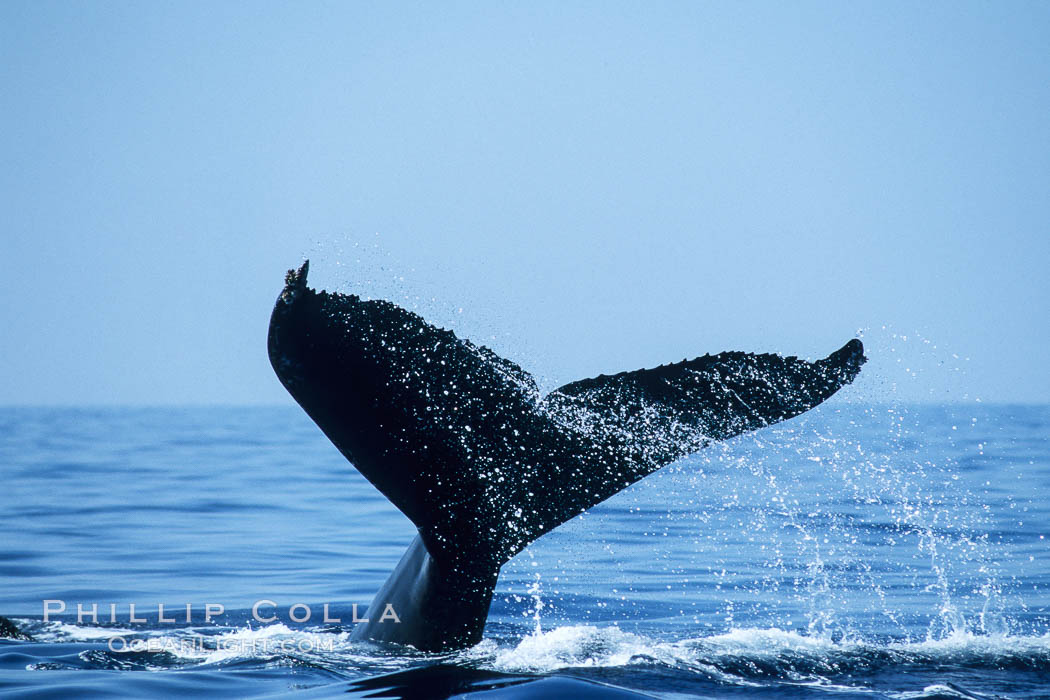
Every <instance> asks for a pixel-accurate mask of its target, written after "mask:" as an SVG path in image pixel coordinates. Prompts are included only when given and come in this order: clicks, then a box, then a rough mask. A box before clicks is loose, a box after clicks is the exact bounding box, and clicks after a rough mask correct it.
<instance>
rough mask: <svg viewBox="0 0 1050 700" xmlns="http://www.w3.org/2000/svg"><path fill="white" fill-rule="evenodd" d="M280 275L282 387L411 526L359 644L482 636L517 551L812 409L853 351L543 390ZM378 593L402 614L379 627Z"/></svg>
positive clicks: (408, 323)
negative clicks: (677, 466) (699, 455)
mask: <svg viewBox="0 0 1050 700" xmlns="http://www.w3.org/2000/svg"><path fill="white" fill-rule="evenodd" d="M308 269H309V262H306V263H304V264H303V266H302V267H301V268H299V269H298V270H290V271H289V272H288V275H287V277H286V280H285V287H284V290H283V291H282V292H281V294H280V296H279V297H278V299H277V303H276V305H275V306H274V310H273V314H272V316H271V318H270V329H269V337H268V350H269V356H270V362H271V364H272V365H273V368H274V371H275V372H276V373H277V376H278V377H279V378H280V380H281V383H282V384H283V385H284V386H285V388H286V389H287V390H288V391H289V393H291V395H292V396H293V397H294V398H295V400H296V401H297V402H298V403H299V405H301V406H302V407H303V409H304V410H305V411H306V413H307V414H309V416H310V417H311V418H312V419H313V420H314V422H316V423H317V425H318V426H319V427H320V428H321V430H322V431H323V432H324V433H325V435H327V436H328V438H329V439H330V440H331V441H332V442H333V443H334V444H335V446H336V447H337V448H338V449H339V451H340V452H342V453H343V455H345V456H346V458H347V459H348V460H350V462H352V463H353V464H354V466H355V467H356V468H357V469H358V470H359V471H360V472H361V473H362V474H363V475H364V476H365V477H366V478H367V479H368V480H369V481H370V482H371V483H372V484H373V485H375V487H376V488H378V489H379V490H380V491H381V492H382V493H383V494H384V495H385V496H386V497H387V498H388V499H390V501H391V502H392V503H393V504H394V505H395V506H397V507H398V508H399V509H400V510H401V512H403V513H404V514H405V515H406V516H408V518H409V519H410V520H411V521H412V522H413V523H414V524H415V526H416V527H417V528H418V535H417V536H416V538H415V539H414V540H413V541H412V543H411V545H410V546H409V548H408V551H407V552H406V553H405V555H404V557H402V559H401V562H400V563H399V564H398V565H397V568H396V569H395V570H394V572H393V573H392V574H391V575H390V577H389V578H388V579H387V581H386V583H385V584H384V585H383V587H382V588H381V589H380V591H379V592H378V593H377V595H376V597H375V599H374V601H373V605H372V606H371V608H370V614H369V622H368V623H361V624H359V625H358V626H357V627H356V628H355V631H354V635H355V637H357V638H367V639H375V640H382V641H393V642H399V643H405V644H411V645H412V646H415V647H417V648H419V649H422V650H425V651H439V650H450V649H457V648H463V647H467V646H471V645H473V644H476V643H477V642H478V641H480V639H481V635H482V631H483V629H484V625H485V619H486V617H487V615H488V609H489V604H490V603H491V600H492V593H493V590H494V589H495V585H496V579H497V577H498V576H499V570H500V567H501V566H502V565H503V564H504V563H505V562H507V561H508V560H509V559H510V558H511V557H513V556H514V555H515V554H517V553H518V552H520V551H521V550H522V549H524V547H525V546H526V545H528V544H529V543H530V542H532V541H533V540H535V539H536V538H538V537H540V536H541V535H543V534H544V533H546V532H549V531H550V530H551V529H553V528H555V527H557V526H558V525H560V524H561V523H563V522H565V521H567V520H569V519H571V518H572V517H574V516H576V515H578V514H579V513H581V512H583V511H584V510H586V509H587V508H590V507H591V506H593V505H595V504H597V503H600V502H601V501H604V500H605V499H607V498H609V497H610V496H612V495H613V494H615V493H617V492H619V491H620V490H622V489H624V488H626V487H627V486H629V485H630V484H632V483H634V482H635V481H638V480H639V479H641V478H642V477H644V476H646V475H647V474H650V473H652V472H654V471H656V470H657V469H659V468H660V467H662V466H665V465H667V464H670V463H671V462H674V461H675V460H677V459H679V458H681V457H683V456H685V455H687V454H690V453H692V452H695V451H697V450H699V449H701V448H702V447H704V446H705V445H707V444H708V443H709V442H710V441H712V440H724V439H726V438H730V437H732V436H734V435H739V434H741V433H744V432H748V431H751V430H756V429H758V428H762V427H764V426H767V425H771V424H773V423H776V422H779V421H782V420H786V419H788V418H791V417H793V416H797V415H798V414H800V413H802V412H804V411H807V410H809V409H810V408H813V407H814V406H816V405H818V404H820V403H821V402H823V401H824V400H825V399H827V398H828V397H830V396H831V395H832V394H834V393H835V392H836V391H838V390H839V389H840V388H841V387H842V386H844V385H846V384H848V383H849V382H851V381H852V380H853V378H854V377H855V376H856V375H857V373H858V372H859V371H860V367H861V365H862V364H863V363H864V362H865V357H864V353H863V347H862V345H861V343H860V341H859V340H851V341H849V342H848V343H847V344H846V345H845V346H843V347H842V348H841V349H839V350H837V351H835V352H834V353H832V354H831V355H829V356H828V357H826V358H824V359H822V360H818V361H816V362H807V361H805V360H800V359H798V358H795V357H781V356H779V355H774V354H748V353H743V352H723V353H720V354H717V355H705V356H703V357H699V358H696V359H693V360H683V361H682V362H678V363H674V364H668V365H662V366H660V367H655V368H653V369H643V370H636V371H633V372H621V373H619V374H613V375H602V376H598V377H594V378H591V379H582V380H579V381H575V382H572V383H570V384H566V385H565V386H563V387H560V388H558V389H555V390H554V391H552V392H551V393H550V394H548V395H547V396H540V393H539V391H538V389H537V387H536V383H535V382H534V380H533V379H532V377H531V376H530V375H529V374H528V373H527V372H525V371H524V370H523V369H522V368H520V367H519V366H517V365H516V364H514V363H513V362H511V361H509V360H506V359H503V358H501V357H499V356H498V355H496V354H495V353H494V352H493V351H491V350H489V349H488V348H485V347H483V346H480V345H475V344H474V343H471V342H470V341H469V340H466V339H460V338H457V337H456V335H455V334H454V333H452V332H451V331H447V330H443V329H440V328H437V327H435V326H432V325H430V324H429V323H427V322H426V321H425V320H424V319H423V318H422V317H420V316H419V315H417V314H415V313H412V312H410V311H407V310H405V309H402V308H400V307H398V306H396V305H395V304H392V303H390V302H387V301H366V300H363V299H360V298H359V297H357V296H353V295H343V294H334V293H328V292H324V291H320V292H318V291H315V290H313V289H310V288H309V287H307V286H306V276H307V271H308ZM386 604H389V605H390V606H392V609H393V610H394V611H395V612H396V614H397V617H398V618H399V620H400V622H394V621H392V620H386V621H383V622H381V621H380V615H379V612H380V611H381V610H383V609H384V606H385V605H386Z"/></svg>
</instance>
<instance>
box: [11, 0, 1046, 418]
mask: <svg viewBox="0 0 1050 700" xmlns="http://www.w3.org/2000/svg"><path fill="white" fill-rule="evenodd" d="M1048 45H1050V4H1047V3H1025V2H1012V3H1008V4H1007V3H965V2H953V3H893V2H877V3H876V2H871V3H836V2H828V3H776V4H774V3H728V2H727V3H657V4H653V3H633V4H616V3H607V2H600V3H598V2H596V3H537V2H528V3H525V2H522V3H470V4H467V3H427V4H423V3H420V4H412V3H400V4H399V3H368V4H365V3H349V2H340V3H262V2H258V3H232V2H230V3H193V2H177V3H175V2H173V3H165V2H149V3H141V2H138V3H133V2H90V3H89V2H53V3H49V2H14V1H10V0H9V1H8V2H4V3H2V4H0V94H2V95H3V97H2V100H3V109H0V127H2V128H0V158H2V162H3V163H4V165H3V168H2V169H0V178H2V182H0V205H2V211H3V213H4V216H3V218H2V220H0V221H2V224H0V225H2V227H3V232H2V239H0V259H2V260H3V262H4V266H5V274H4V285H3V288H4V297H3V302H4V303H3V305H2V306H0V323H2V326H3V332H2V333H0V353H2V357H3V358H4V360H5V362H4V363H3V369H2V370H0V373H2V374H0V403H8V404H10V403H147V404H164V403H172V402H177V403H284V402H288V401H290V399H288V398H287V397H286V396H285V395H284V392H283V389H282V388H281V387H280V385H279V384H278V382H277V381H276V379H275V378H274V377H273V375H272V372H271V370H270V368H269V365H268V362H267V359H266V351H265V335H266V326H267V322H268V318H269V312H270V309H271V307H272V304H273V300H274V298H275V297H276V295H277V293H278V291H279V290H280V287H281V284H282V277H283V273H284V271H285V270H286V269H287V268H288V267H291V266H293V265H296V264H298V262H299V261H300V260H301V259H302V258H303V257H304V256H307V255H308V256H310V257H311V259H312V261H313V273H312V274H313V281H315V282H316V283H317V284H318V285H321V286H325V287H328V288H329V289H342V290H349V291H354V292H358V293H363V294H366V295H370V296H382V297H387V298H391V299H393V300H395V301H399V302H401V303H404V304H407V305H409V306H412V307H413V308H416V309H417V310H419V311H421V312H422V313H423V314H424V315H425V316H427V317H429V318H432V319H434V320H436V321H438V322H440V323H441V324H443V325H446V326H451V327H452V328H454V329H455V330H456V331H457V332H460V333H461V334H462V335H466V336H468V337H471V338H474V339H477V340H479V341H482V342H487V343H488V344H490V345H491V346H492V347H494V348H495V349H496V350H497V351H499V352H501V353H502V354H504V355H506V356H508V357H510V358H512V359H515V360H517V361H519V362H520V363H521V364H523V365H524V366H525V367H526V368H527V369H529V370H530V371H533V372H535V373H536V374H537V375H538V377H539V379H540V382H541V385H543V386H545V387H547V388H550V387H553V386H557V385H559V384H561V383H564V382H566V381H570V380H572V379H576V378H579V377H582V376H591V375H594V374H597V373H599V372H610V371H617V370H621V369H631V368H636V367H640V366H651V365H654V364H659V363H662V362H665V361H669V360H678V359H681V358H682V357H685V356H694V355H699V354H703V353H705V352H715V351H719V350H723V349H741V350H760V351H779V352H783V353H786V354H799V355H803V356H810V357H813V356H818V355H823V354H825V353H827V352H829V351H831V350H833V349H835V348H837V347H839V346H840V345H841V344H842V343H843V342H845V341H846V340H848V339H849V338H850V337H853V336H854V335H855V334H856V333H857V331H858V329H865V330H864V336H863V337H864V339H865V341H866V343H867V345H868V346H869V355H871V356H872V362H871V364H870V365H869V366H868V368H867V371H866V373H865V377H864V382H866V383H862V385H861V386H860V387H859V388H858V389H857V391H856V392H855V393H854V398H858V399H860V400H867V399H869V398H872V399H880V398H886V397H887V396H889V397H891V398H893V397H896V398H903V399H909V400H911V399H930V400H944V399H948V400H953V399H960V400H969V399H972V398H974V397H978V396H979V397H981V398H982V399H984V400H987V401H1046V400H1050V372H1048V371H1047V365H1048V361H1050V324H1048V322H1047V319H1048V318H1050V283H1048V281H1047V275H1046V272H1045V268H1046V265H1047V263H1048V262H1050V119H1048V118H1047V115H1048V114H1050V58H1048V53H1047V46H1048ZM956 356H958V357H956ZM900 358H903V360H902V362H897V360H898V359H900ZM913 375H914V376H913Z"/></svg>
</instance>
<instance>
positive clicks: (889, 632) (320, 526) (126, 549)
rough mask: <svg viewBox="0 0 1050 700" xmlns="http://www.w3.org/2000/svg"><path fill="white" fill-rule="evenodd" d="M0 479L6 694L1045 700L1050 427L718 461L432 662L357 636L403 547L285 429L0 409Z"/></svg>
mask: <svg viewBox="0 0 1050 700" xmlns="http://www.w3.org/2000/svg"><path fill="white" fill-rule="evenodd" d="M0 475H2V479H3V481H2V483H3V494H4V508H3V513H4V517H3V518H2V519H0V573H2V575H3V580H4V584H5V585H4V586H3V587H2V589H0V614H2V615H5V616H7V617H9V618H12V619H13V620H14V621H15V622H16V623H17V624H18V626H19V627H20V628H21V629H22V630H24V631H26V632H28V633H29V634H30V635H32V637H33V640H34V641H16V640H0V694H5V695H12V696H15V697H110V696H113V697H123V696H127V695H140V696H141V695H155V696H191V695H192V696H201V695H204V696H208V697H211V696H228V697H259V696H280V695H283V694H289V695H293V696H297V697H327V696H336V695H338V696H341V697H347V696H348V695H347V693H349V694H350V695H349V697H354V696H357V697H406V698H407V697H412V698H424V697H448V696H451V695H455V694H456V693H466V692H473V693H478V694H479V697H504V696H509V695H507V694H508V693H512V692H517V691H527V690H528V689H530V688H531V689H533V691H534V693H535V694H536V695H539V694H546V695H550V696H558V695H567V694H572V695H578V696H587V695H588V694H593V695H598V696H602V697H617V696H619V695H622V696H624V697H629V696H634V697H636V696H637V695H632V694H641V695H642V696H645V697H676V698H678V697H694V696H695V697H712V696H719V697H721V696H732V695H739V694H748V695H755V694H757V695H760V696H764V697H777V698H779V697H822V698H823V697H829V696H842V697H847V696H849V697H852V696H856V695H858V694H861V695H863V696H867V697H886V698H944V697H951V698H973V697H1011V698H1034V697H1050V550H1048V546H1050V542H1048V537H1050V509H1048V508H1050V406H990V405H986V404H980V403H973V402H970V403H963V404H952V405H928V404H923V405H890V404H878V405H862V404H858V403H850V402H848V401H843V400H839V399H834V400H832V401H830V402H828V403H827V404H826V405H824V406H821V407H819V408H818V409H816V410H814V411H811V412H809V413H807V414H805V415H803V416H800V417H799V418H796V419H793V420H791V421H788V422H786V423H783V424H781V425H779V426H775V427H773V428H768V429H765V430H762V431H759V432H757V433H754V434H751V435H746V436H742V437H739V438H736V439H733V440H731V441H729V442H726V443H724V444H718V445H715V446H712V447H710V448H708V449H707V450H705V451H704V452H702V453H700V454H698V455H695V456H693V457H691V458H689V459H686V460H683V461H682V462H680V463H678V464H676V465H673V466H671V467H668V468H666V469H664V470H662V471H661V472H659V473H657V474H654V475H652V476H650V477H648V478H646V479H644V480H643V481H641V482H639V483H638V484H636V485H634V486H633V487H631V488H629V489H628V490H626V491H625V492H623V493H620V494H619V495H617V496H616V497H614V498H612V499H610V500H609V501H607V502H605V503H603V504H601V505H600V506H598V507H596V508H594V509H592V510H591V511H590V512H588V513H586V514H584V515H583V516H581V517H579V518H577V519H575V520H573V521H571V522H569V523H567V524H566V525H564V526H563V527H561V528H558V529H557V530H555V531H554V532H551V533H549V534H548V535H546V536H545V537H543V538H541V539H540V540H538V541H537V542H535V543H534V544H533V545H532V546H530V547H529V548H528V549H527V550H526V551H525V552H523V553H522V554H520V555H519V556H518V557H517V558H516V559H514V560H513V561H511V562H510V563H508V564H507V565H506V566H505V567H504V569H503V573H502V575H501V578H500V583H499V587H498V589H497V595H496V598H495V600H494V602H493V606H492V612H491V615H490V618H489V624H488V627H487V628H486V633H485V639H484V641H483V642H482V643H481V644H480V645H479V646H477V647H475V648H473V649H469V650H467V651H463V652H458V653H454V654H446V655H427V654H422V653H418V652H414V651H412V650H410V649H402V648H395V647H381V646H376V645H373V644H366V643H355V642H351V641H350V640H349V639H348V630H349V629H350V628H351V626H352V623H351V622H350V620H351V618H352V615H353V612H354V610H353V605H354V604H357V605H358V608H359V614H361V615H363V614H364V609H365V607H366V606H367V604H368V602H369V600H370V597H371V596H372V594H373V593H374V592H375V591H376V590H377V588H378V587H379V586H380V584H381V583H382V582H383V580H384V579H385V577H386V575H387V574H388V573H389V572H390V570H391V569H392V568H393V566H394V565H395V564H396V562H397V560H398V558H399V557H400V555H401V554H402V552H403V550H404V548H405V547H406V546H407V544H408V542H409V540H410V539H411V537H412V535H413V530H412V527H411V525H410V523H409V522H408V521H407V520H406V519H405V518H404V517H403V516H402V515H401V514H400V513H398V512H397V511H396V510H395V509H394V508H393V507H392V506H391V505H390V504H389V503H388V502H387V501H386V500H385V499H384V498H383V497H382V496H380V495H379V494H378V492H376V491H375V490H374V489H373V488H372V487H371V485H370V484H368V483H367V482H366V481H365V480H364V479H363V478H362V477H361V476H360V475H359V474H358V473H357V472H356V471H355V470H354V469H353V467H352V466H351V465H350V464H348V463H347V462H346V461H345V460H344V459H343V457H342V456H341V455H340V454H339V453H338V452H337V451H336V450H335V448H333V447H332V446H331V444H330V443H329V442H328V441H327V440H326V439H325V438H324V436H323V435H322V434H321V433H320V431H319V430H318V429H317V428H316V427H314V426H313V424H312V423H311V422H310V421H309V419H308V418H307V417H306V416H305V415H304V414H303V413H302V411H301V410H299V409H298V408H297V407H291V406H290V407H287V408H284V407H282V408H177V409H176V408H153V409H89V408H69V409H65V408H57V409H52V408H5V409H0ZM47 600H49V601H62V602H63V603H64V605H65V609H64V610H63V611H62V612H61V613H58V614H56V615H49V616H48V617H49V619H48V621H46V622H45V621H44V620H43V611H44V601H47ZM261 600H265V601H271V602H272V604H271V603H270V602H268V603H266V604H264V605H262V606H261V607H260V610H261V611H262V612H263V616H264V617H269V616H271V615H273V616H275V617H276V619H274V620H273V621H269V622H258V621H256V620H254V619H252V612H251V608H252V606H253V604H255V603H256V602H257V601H261ZM78 603H79V604H80V605H81V606H82V607H84V608H87V609H88V610H89V611H90V610H91V609H92V605H97V611H98V617H97V622H94V621H92V620H91V619H90V616H88V618H82V619H81V620H80V621H78V620H77V610H76V606H77V604H78ZM131 604H134V605H135V610H136V612H135V615H136V618H141V619H143V621H142V622H138V621H134V620H131V619H130V617H131V616H130V605H131ZM160 604H163V606H164V608H165V611H166V612H165V613H164V616H165V618H169V619H172V620H173V621H159V620H158V612H159V611H158V605H160ZM187 604H189V605H190V621H189V622H186V620H185V615H186V606H187ZM209 604H211V605H221V606H223V608H224V610H223V612H222V613H221V614H216V615H214V616H213V619H211V620H205V613H206V612H207V610H206V608H205V606H206V605H209ZM297 604H301V605H298V607H296V606H297ZM325 604H328V606H329V609H328V615H329V617H330V618H339V620H340V621H339V622H326V621H324V610H323V606H324V605H325ZM50 605H51V606H52V608H53V609H54V608H57V607H59V604H58V603H57V602H53V603H51V604H50ZM111 606H113V608H112V610H113V612H114V614H113V618H114V620H115V621H113V622H110V621H109V620H110V615H111ZM307 610H308V611H309V612H310V616H311V617H310V620H308V621H305V622H296V621H294V620H293V619H292V618H291V616H292V615H294V616H295V617H298V618H301V617H303V615H305V613H306V611H307Z"/></svg>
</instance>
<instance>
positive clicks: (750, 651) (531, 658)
mask: <svg viewBox="0 0 1050 700" xmlns="http://www.w3.org/2000/svg"><path fill="white" fill-rule="evenodd" d="M35 636H36V638H37V639H38V640H39V641H41V642H46V643H60V644H67V643H75V642H81V643H86V644H87V645H88V648H85V649H84V651H83V652H82V653H81V654H80V661H81V662H82V665H81V667H88V668H92V667H93V668H144V669H153V670H156V669H163V668H173V667H180V668H185V667H193V666H221V665H229V664H243V663H246V662H247V663H250V662H252V661H259V662H264V663H278V664H281V663H286V664H301V665H309V666H313V667H317V668H323V669H325V670H328V671H334V672H338V673H349V674H351V675H356V673H359V672H366V673H376V672H382V671H386V670H394V669H399V668H404V667H406V666H409V665H415V664H419V663H429V662H433V661H440V662H442V663H447V664H455V665H460V666H464V667H470V668H475V669H483V670H487V671H494V672H499V673H526V674H547V673H553V672H560V671H567V670H572V669H589V668H592V669H593V668H617V667H636V668H637V667H655V668H664V669H667V670H673V671H675V672H683V673H689V674H695V675H698V676H701V677H704V678H708V679H711V680H714V681H718V682H722V683H733V684H743V685H748V684H752V683H755V682H765V681H769V680H773V679H778V680H780V681H787V682H797V683H821V684H826V683H830V682H832V681H833V680H834V679H835V678H842V677H846V676H848V677H851V678H855V677H858V676H865V675H871V674H878V673H880V672H883V671H886V670H901V669H904V668H912V669H915V670H918V669H923V670H936V669H942V668H948V667H953V668H972V669H982V668H994V669H1017V670H1027V671H1034V672H1039V673H1045V672H1050V635H1043V636H1014V635H1006V634H1003V635H979V634H973V633H969V632H958V633H955V634H952V635H950V636H947V637H945V638H942V639H923V640H907V639H887V640H874V639H863V638H860V637H849V636H846V637H844V638H841V639H834V640H833V639H831V638H829V637H826V636H814V635H807V634H804V633H800V632H797V631H792V630H781V629H777V628H736V629H731V630H728V631H726V632H724V633H721V634H715V635H708V636H702V637H694V638H685V639H678V640H667V639H655V638H652V637H649V636H646V635H643V634H636V633H632V632H627V631H624V630H621V629H620V628H619V627H616V626H602V627H599V626H593V625H568V626H561V627H557V628H554V629H551V630H549V631H544V632H538V633H533V634H529V635H527V636H525V637H517V638H513V639H511V638H504V639H499V638H486V639H485V640H484V641H483V642H482V643H481V644H479V645H477V646H475V647H473V648H472V649H468V650H466V651H462V652H457V653H454V654H445V655H433V654H423V653H422V652H418V651H416V650H414V649H411V648H408V647H398V646H391V645H380V644H375V643H371V642H355V641H352V640H351V639H350V635H349V632H348V631H346V630H328V629H320V628H307V629H295V628H290V627H288V626H286V625H284V624H280V623H278V624H273V625H267V626H263V627H256V628H252V627H240V628H225V629H222V628H220V629H215V628H209V629H201V628H183V629H154V630H137V631H131V630H127V629H122V628H106V627H94V626H78V625H73V624H69V623H54V622H52V623H46V624H44V625H41V626H40V627H39V628H38V629H37V630H35ZM112 639H120V640H121V642H120V645H114V643H113V642H112V641H111V640H112ZM18 646H20V647H22V651H23V652H25V651H28V649H27V647H26V646H25V645H23V644H19V645H18ZM41 661H42V662H43V663H38V664H35V667H36V668H52V667H53V666H50V665H48V664H47V663H46V659H41ZM927 691H928V692H929V693H930V694H927V695H914V696H911V695H910V696H907V697H908V698H911V697H915V698H926V697H949V696H950V697H966V696H960V695H948V694H946V693H948V691H944V690H938V689H937V688H934V687H933V686H931V688H929V689H927ZM927 691H923V692H927ZM915 692H918V691H915ZM951 692H957V691H955V690H952V691H951ZM959 692H961V691H959ZM901 698H902V700H907V699H906V698H905V697H904V696H901Z"/></svg>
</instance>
